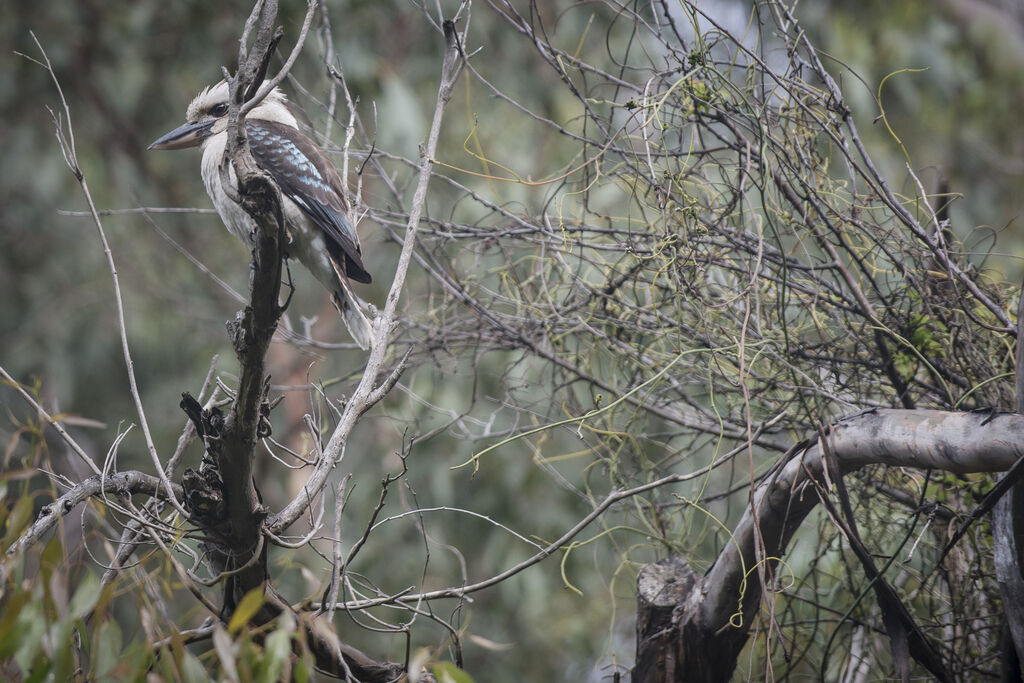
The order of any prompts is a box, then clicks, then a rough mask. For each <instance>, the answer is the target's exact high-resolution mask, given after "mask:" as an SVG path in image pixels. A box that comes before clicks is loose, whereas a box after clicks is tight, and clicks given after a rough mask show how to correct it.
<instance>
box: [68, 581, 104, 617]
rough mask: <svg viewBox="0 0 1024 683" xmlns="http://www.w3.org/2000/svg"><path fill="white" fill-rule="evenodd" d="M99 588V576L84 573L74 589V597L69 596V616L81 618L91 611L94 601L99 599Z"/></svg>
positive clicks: (94, 604)
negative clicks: (83, 576)
mask: <svg viewBox="0 0 1024 683" xmlns="http://www.w3.org/2000/svg"><path fill="white" fill-rule="evenodd" d="M100 590H101V588H100V578H99V577H98V576H96V575H95V574H92V573H89V574H86V575H85V578H83V579H82V582H81V583H80V584H78V588H76V589H75V595H74V597H72V598H71V607H70V609H69V611H70V613H71V618H72V619H81V618H83V617H84V616H85V615H87V614H89V613H90V612H92V608H93V607H95V606H96V601H97V600H99V599H100Z"/></svg>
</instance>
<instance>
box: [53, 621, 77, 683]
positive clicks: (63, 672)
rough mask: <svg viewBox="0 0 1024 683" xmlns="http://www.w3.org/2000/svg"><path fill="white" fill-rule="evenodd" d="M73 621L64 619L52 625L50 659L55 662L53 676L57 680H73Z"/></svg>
mask: <svg viewBox="0 0 1024 683" xmlns="http://www.w3.org/2000/svg"><path fill="white" fill-rule="evenodd" d="M71 631H72V622H71V620H70V619H63V620H61V621H58V622H57V623H55V624H53V625H52V626H51V627H50V634H49V635H50V652H49V654H50V659H51V660H52V662H53V678H54V680H56V681H69V680H72V677H71V673H72V672H73V671H74V658H73V657H72V653H73V652H74V647H73V646H72V643H71Z"/></svg>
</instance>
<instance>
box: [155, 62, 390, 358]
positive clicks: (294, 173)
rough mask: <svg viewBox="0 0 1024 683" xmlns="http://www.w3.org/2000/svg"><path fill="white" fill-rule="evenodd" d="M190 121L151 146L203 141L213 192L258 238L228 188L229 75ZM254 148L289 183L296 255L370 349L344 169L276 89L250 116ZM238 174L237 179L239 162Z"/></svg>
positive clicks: (225, 212) (230, 220)
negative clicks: (224, 177)
mask: <svg viewBox="0 0 1024 683" xmlns="http://www.w3.org/2000/svg"><path fill="white" fill-rule="evenodd" d="M185 121H186V123H185V124H184V125H182V126H179V127H178V128H175V129H174V130H172V131H171V132H170V133H167V134H166V135H164V136H162V137H160V138H159V139H157V140H156V141H155V142H154V143H153V144H151V145H150V146H149V149H183V148H186V147H196V146H199V145H201V146H202V149H203V163H202V175H203V183H204V184H205V185H206V192H207V194H209V195H210V199H212V200H213V205H214V206H215V207H216V209H217V213H218V214H220V217H221V220H222V221H224V225H226V226H227V228H228V230H229V231H230V232H231V233H232V234H234V235H235V236H236V237H238V238H239V239H241V240H242V241H243V242H245V243H246V244H247V245H251V244H252V240H253V236H254V234H255V230H256V223H255V221H253V219H252V218H251V217H250V216H249V214H248V213H246V212H245V210H244V209H243V208H242V206H241V205H240V204H238V203H237V202H236V201H235V200H233V199H232V198H231V196H235V197H237V196H238V192H237V191H236V192H232V193H231V196H229V194H228V193H227V192H225V191H224V187H223V185H222V181H221V173H220V164H221V162H222V160H223V159H224V148H225V146H226V144H227V135H228V134H227V126H228V84H227V83H226V82H225V81H221V82H220V83H218V84H217V85H214V86H212V87H208V88H206V89H204V90H203V91H202V92H200V93H199V94H198V95H196V97H195V99H194V100H192V103H191V104H189V105H188V110H187V112H186V114H185ZM245 132H246V136H247V137H248V140H249V150H250V151H251V152H252V156H253V158H254V159H255V161H256V164H257V165H258V166H259V167H260V168H261V169H263V170H264V171H266V172H267V173H268V174H270V177H271V178H273V180H274V182H276V183H277V185H278V187H279V188H280V190H281V204H282V206H281V208H282V210H283V213H284V217H285V224H286V227H287V229H288V240H289V244H288V246H287V250H288V253H289V255H290V256H294V257H296V258H298V259H299V262H300V263H302V265H304V266H305V267H306V268H307V269H308V270H309V271H310V272H311V273H312V274H313V275H314V276H315V277H316V279H317V280H319V281H320V282H321V283H322V284H323V285H324V286H325V287H326V288H327V289H328V291H330V292H331V294H332V295H333V300H334V305H335V306H336V307H337V309H338V311H339V312H340V313H341V316H342V319H343V320H344V321H345V325H346V327H348V330H349V333H350V334H351V335H352V338H353V339H354V340H355V341H356V343H357V344H359V346H360V347H361V348H363V349H366V348H369V346H370V344H371V341H372V339H373V335H372V332H371V328H370V323H369V321H368V320H367V319H366V316H365V315H364V314H363V311H362V306H363V304H362V302H361V301H360V299H359V297H357V296H356V295H355V293H354V292H353V291H352V287H351V284H350V281H354V282H362V283H369V282H370V280H371V278H370V274H369V273H368V272H367V271H366V267H365V266H364V265H363V258H362V252H361V250H360V248H359V236H358V235H357V234H356V231H355V228H353V227H352V224H351V223H350V222H349V220H348V218H347V217H346V215H347V213H348V204H347V202H346V200H345V190H344V187H343V185H342V183H341V179H340V178H339V177H338V172H337V171H336V170H335V169H334V166H333V165H332V164H331V162H330V161H329V160H328V159H327V157H326V156H325V155H324V153H323V152H321V151H320V148H319V147H317V146H316V144H314V142H313V141H312V140H310V139H309V138H308V137H306V136H305V135H303V134H302V133H301V132H300V131H299V126H298V122H297V121H296V120H295V116H294V115H293V114H292V113H291V111H290V110H289V109H288V103H287V99H286V98H285V96H284V93H282V92H281V91H280V90H279V89H278V88H274V89H273V90H272V91H271V92H270V94H268V95H267V96H266V98H265V99H264V100H263V101H262V102H260V103H259V104H258V105H257V106H256V107H255V108H254V109H253V110H252V111H250V112H249V113H248V114H247V115H246V117H245ZM228 173H229V177H230V181H231V183H232V184H237V180H236V177H235V170H234V168H230V167H229V169H228Z"/></svg>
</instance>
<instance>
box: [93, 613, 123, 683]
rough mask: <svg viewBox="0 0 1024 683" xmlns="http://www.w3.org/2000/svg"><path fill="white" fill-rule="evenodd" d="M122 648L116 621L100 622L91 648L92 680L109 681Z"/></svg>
mask: <svg viewBox="0 0 1024 683" xmlns="http://www.w3.org/2000/svg"><path fill="white" fill-rule="evenodd" d="M123 650H124V646H123V639H122V637H121V628H120V627H119V626H118V625H117V622H116V621H112V620H111V621H102V622H100V625H99V626H98V627H97V628H96V631H95V641H94V642H93V646H92V676H91V678H92V680H96V681H100V680H109V679H111V678H113V676H111V673H112V672H113V670H114V668H115V667H117V665H118V664H119V663H120V662H121V658H122V654H123Z"/></svg>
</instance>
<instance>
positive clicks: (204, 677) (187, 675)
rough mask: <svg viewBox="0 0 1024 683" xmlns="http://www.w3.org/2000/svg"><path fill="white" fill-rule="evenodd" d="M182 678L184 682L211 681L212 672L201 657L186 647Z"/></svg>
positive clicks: (206, 682) (207, 682)
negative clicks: (204, 664)
mask: <svg viewBox="0 0 1024 683" xmlns="http://www.w3.org/2000/svg"><path fill="white" fill-rule="evenodd" d="M181 680H182V681H183V683H209V681H210V674H209V673H208V672H207V671H206V667H205V666H203V663H202V662H200V661H199V659H198V658H197V657H196V656H195V655H194V654H192V653H191V652H189V651H188V650H187V649H185V650H184V651H183V652H182V655H181Z"/></svg>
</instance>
